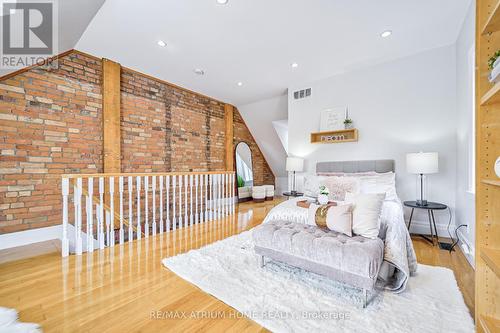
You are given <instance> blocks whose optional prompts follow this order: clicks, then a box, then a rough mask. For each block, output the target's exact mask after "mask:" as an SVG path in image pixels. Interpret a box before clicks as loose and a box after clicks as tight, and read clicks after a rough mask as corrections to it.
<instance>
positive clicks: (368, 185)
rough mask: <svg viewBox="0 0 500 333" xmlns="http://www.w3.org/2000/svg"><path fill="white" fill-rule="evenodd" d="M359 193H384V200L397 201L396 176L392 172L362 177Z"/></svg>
mask: <svg viewBox="0 0 500 333" xmlns="http://www.w3.org/2000/svg"><path fill="white" fill-rule="evenodd" d="M359 180H360V184H361V187H360V192H361V193H385V194H386V197H385V200H398V195H397V193H396V174H395V173H394V172H387V173H379V174H377V175H375V176H362V177H359Z"/></svg>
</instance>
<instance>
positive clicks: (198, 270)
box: [162, 230, 474, 333]
mask: <svg viewBox="0 0 500 333" xmlns="http://www.w3.org/2000/svg"><path fill="white" fill-rule="evenodd" d="M251 233H252V231H251V230H250V231H246V232H243V233H241V234H239V235H236V236H233V237H230V238H226V239H224V240H221V241H219V242H216V243H213V244H211V245H208V246H206V247H203V248H201V249H198V250H191V251H189V252H187V253H184V254H181V255H178V256H175V257H170V258H166V259H163V260H162V263H163V265H165V266H166V267H167V268H168V269H170V270H172V271H173V272H174V273H176V274H177V275H179V276H180V277H182V278H183V279H185V280H187V281H189V282H191V283H193V284H194V285H196V286H198V287H199V288H200V289H202V290H203V291H205V292H207V293H209V294H211V295H213V296H215V297H216V298H218V299H220V300H221V301H223V302H225V303H226V304H228V305H230V306H231V307H233V308H235V309H236V310H238V311H240V312H241V313H243V314H244V315H246V316H248V317H249V318H250V319H252V320H254V321H256V322H257V323H259V324H260V325H262V326H264V327H265V328H267V329H269V330H271V331H274V332H319V331H322V332H356V333H361V332H398V333H399V332H474V323H473V320H472V317H471V315H470V314H469V311H468V309H467V307H466V305H465V303H464V300H463V297H462V294H461V292H460V290H459V289H458V286H457V282H456V280H455V277H454V275H453V272H452V271H451V270H449V269H447V268H443V267H432V266H426V265H419V266H418V272H417V274H416V275H415V276H413V277H411V278H410V281H409V284H408V287H407V289H406V290H405V291H404V292H402V293H400V294H393V293H391V292H387V291H378V292H377V293H375V294H373V295H372V299H371V300H370V302H369V304H368V306H367V308H366V309H363V308H361V306H360V304H359V302H360V297H361V291H360V290H358V289H354V288H350V287H347V286H345V285H342V284H340V283H336V282H333V281H331V280H329V279H327V278H324V277H322V276H319V275H316V274H313V273H310V272H307V271H304V270H301V269H297V268H293V267H290V266H287V265H284V264H280V263H276V262H267V264H266V266H265V267H264V268H260V266H259V262H258V259H259V257H258V256H257V255H256V254H255V253H254V250H253V242H252V237H251V236H252V234H251Z"/></svg>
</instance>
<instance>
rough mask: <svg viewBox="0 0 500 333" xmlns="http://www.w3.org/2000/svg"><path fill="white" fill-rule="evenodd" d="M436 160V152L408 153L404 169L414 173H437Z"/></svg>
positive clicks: (437, 157)
mask: <svg viewBox="0 0 500 333" xmlns="http://www.w3.org/2000/svg"><path fill="white" fill-rule="evenodd" d="M438 160H439V156H438V153H409V154H406V170H407V171H408V173H416V174H428V173H438V172H439V163H438Z"/></svg>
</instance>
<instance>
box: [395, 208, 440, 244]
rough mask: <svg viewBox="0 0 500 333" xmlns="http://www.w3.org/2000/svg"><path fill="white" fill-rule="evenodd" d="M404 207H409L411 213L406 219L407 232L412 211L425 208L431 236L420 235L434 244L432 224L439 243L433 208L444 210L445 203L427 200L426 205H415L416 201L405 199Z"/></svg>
mask: <svg viewBox="0 0 500 333" xmlns="http://www.w3.org/2000/svg"><path fill="white" fill-rule="evenodd" d="M403 204H404V205H405V206H406V207H410V208H411V214H410V220H409V221H408V232H409V231H410V227H411V220H412V218H413V212H414V211H415V209H425V210H427V216H428V218H429V228H430V229H431V238H430V239H429V237H427V236H425V235H420V236H422V237H423V238H424V239H425V240H427V241H428V242H430V243H431V244H432V245H434V233H433V231H432V227H433V226H434V232H435V234H436V240H437V242H438V244H439V235H438V233H437V228H436V219H435V218H434V211H435V210H445V209H447V208H448V206H446V205H445V204H442V203H438V202H430V201H429V202H428V203H427V205H425V206H423V205H417V202H416V201H405V202H404V203H403Z"/></svg>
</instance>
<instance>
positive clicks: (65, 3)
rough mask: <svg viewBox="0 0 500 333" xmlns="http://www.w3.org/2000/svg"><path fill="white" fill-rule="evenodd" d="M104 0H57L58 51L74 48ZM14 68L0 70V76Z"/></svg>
mask: <svg viewBox="0 0 500 333" xmlns="http://www.w3.org/2000/svg"><path fill="white" fill-rule="evenodd" d="M104 1H105V0H59V1H57V2H56V3H57V4H58V6H59V7H58V14H59V15H58V16H59V21H58V33H59V44H58V52H57V53H61V52H64V51H67V50H70V49H73V48H75V45H76V43H77V42H78V40H79V39H80V37H81V36H82V34H83V32H84V31H85V29H87V27H88V25H89V23H90V22H91V21H92V19H93V18H94V16H95V14H96V13H97V12H98V11H99V9H100V8H101V6H102V4H103V3H104ZM13 71H14V70H8V71H7V70H0V76H1V75H5V74H8V73H10V72H13Z"/></svg>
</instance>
